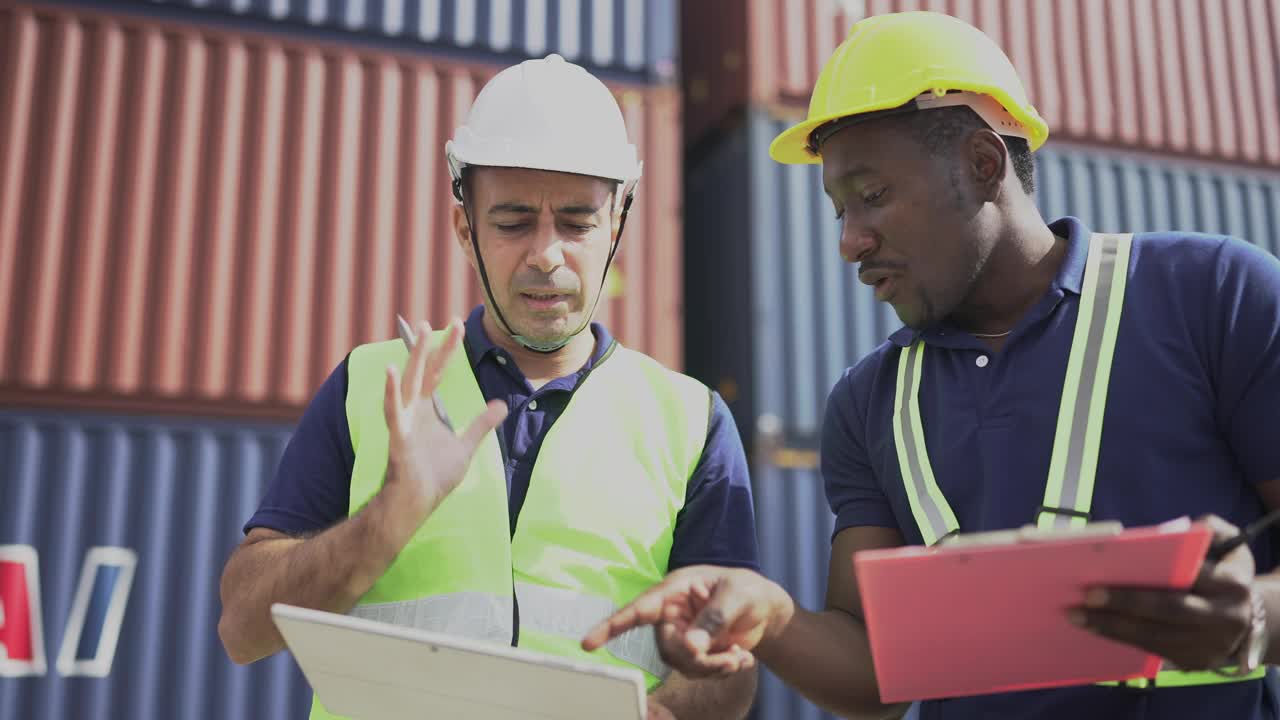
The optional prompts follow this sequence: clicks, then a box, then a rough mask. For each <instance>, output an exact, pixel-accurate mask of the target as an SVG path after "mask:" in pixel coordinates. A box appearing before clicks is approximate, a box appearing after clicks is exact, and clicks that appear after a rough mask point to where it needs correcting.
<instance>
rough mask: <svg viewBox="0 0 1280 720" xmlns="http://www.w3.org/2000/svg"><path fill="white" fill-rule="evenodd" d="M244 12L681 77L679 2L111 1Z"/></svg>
mask: <svg viewBox="0 0 1280 720" xmlns="http://www.w3.org/2000/svg"><path fill="white" fill-rule="evenodd" d="M109 4H115V5H120V6H129V5H132V6H134V7H133V10H134V11H141V12H156V11H158V10H160V9H161V8H167V9H176V10H180V11H184V12H187V11H195V12H198V13H201V14H203V15H205V16H207V17H213V18H219V17H221V18H226V19H235V18H239V19H245V20H251V21H259V22H260V23H261V24H263V25H267V24H271V25H276V26H278V27H281V28H285V29H288V30H291V31H295V32H296V31H303V32H307V31H313V30H320V31H331V32H340V33H343V34H348V35H351V34H355V35H363V36H366V37H368V38H369V39H371V40H375V41H390V42H395V43H397V44H400V45H403V46H406V47H413V46H419V47H421V46H428V47H430V48H431V50H432V51H434V52H440V51H446V52H452V53H453V54H455V55H458V56H460V57H470V58H473V59H474V58H477V57H480V56H494V55H498V56H501V57H503V58H504V59H507V60H512V61H515V60H518V59H520V58H524V57H542V56H544V55H546V54H547V53H553V52H554V53H560V54H561V55H563V56H564V57H565V58H567V59H569V60H572V61H574V62H577V63H580V64H583V65H588V66H590V67H591V68H593V69H596V70H603V71H612V72H614V73H616V74H618V75H620V76H621V75H625V76H628V77H632V78H633V79H641V80H645V81H655V82H668V81H671V80H674V78H675V75H676V64H677V58H676V50H677V49H678V46H677V43H676V38H677V33H678V29H677V27H676V8H675V1H674V0H212V2H210V0H150V1H149V2H139V1H138V0H132V1H130V0H109Z"/></svg>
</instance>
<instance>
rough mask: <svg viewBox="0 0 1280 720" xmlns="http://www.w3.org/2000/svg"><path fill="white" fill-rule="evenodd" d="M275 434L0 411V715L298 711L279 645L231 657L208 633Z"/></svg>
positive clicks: (213, 630) (267, 471)
mask: <svg viewBox="0 0 1280 720" xmlns="http://www.w3.org/2000/svg"><path fill="white" fill-rule="evenodd" d="M288 436H289V429H288V428H287V427H284V426H276V425H246V424H229V423H215V422H209V421H198V422H197V421H182V420H174V419H166V420H163V421H160V420H149V419H143V418H114V417H106V416H68V415H54V414H37V413H22V412H14V411H4V412H0V591H3V592H2V594H3V598H0V600H2V602H3V605H4V609H5V619H4V623H5V624H4V625H3V627H0V640H3V641H4V643H5V645H6V648H7V650H8V659H7V660H0V718H33V719H34V718H49V719H51V720H52V719H53V718H57V719H58V720H74V719H75V718H86V719H87V718H95V719H96V718H138V719H139V720H149V719H151V718H209V719H211V720H212V719H218V718H226V719H227V720H232V719H234V720H241V719H243V718H267V717H269V718H299V717H305V715H306V712H307V708H308V706H309V702H310V690H309V688H308V686H307V685H306V682H305V680H304V679H303V676H302V674H301V672H299V670H298V669H297V666H296V664H295V663H294V661H293V659H292V658H291V657H290V656H289V655H288V654H287V653H281V654H279V655H277V656H275V657H272V658H270V659H267V660H263V661H260V662H258V663H255V664H253V665H250V666H247V667H240V666H236V665H233V664H232V663H231V661H230V660H228V659H227V656H226V653H225V652H224V651H223V649H222V644H221V642H220V641H219V639H218V634H217V623H218V615H219V612H220V609H221V605H220V603H219V600H218V579H219V576H220V574H221V572H222V564H223V562H224V561H225V560H226V558H227V556H228V554H229V553H230V552H231V549H232V548H233V547H235V545H236V543H238V542H239V540H240V537H241V533H240V527H241V524H242V523H243V522H244V521H245V520H247V519H248V517H249V515H250V514H251V513H252V512H253V510H254V509H255V508H256V507H257V504H258V501H259V499H260V498H261V497H262V493H263V488H264V486H265V483H266V482H267V480H268V479H269V478H270V477H271V475H272V474H273V473H274V472H275V468H276V464H277V463H278V461H279V457H280V454H281V453H282V452H283V450H284V446H285V443H286V442H287V440H288ZM24 609H25V610H27V611H28V612H23V610H24ZM23 615H25V616H26V617H22V616H23ZM24 646H25V647H24Z"/></svg>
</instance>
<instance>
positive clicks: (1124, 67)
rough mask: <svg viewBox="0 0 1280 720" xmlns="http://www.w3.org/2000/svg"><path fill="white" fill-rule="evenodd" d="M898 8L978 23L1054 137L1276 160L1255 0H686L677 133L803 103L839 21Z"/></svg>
mask: <svg viewBox="0 0 1280 720" xmlns="http://www.w3.org/2000/svg"><path fill="white" fill-rule="evenodd" d="M904 10H936V11H941V12H946V13H949V14H952V15H955V16H957V17H960V18H962V19H964V20H966V21H969V22H971V23H973V24H975V25H977V26H978V27H980V28H982V29H983V30H984V31H986V32H987V33H988V34H990V35H991V36H992V38H993V39H995V41H996V42H997V43H999V44H1000V45H1001V47H1003V48H1004V49H1005V51H1006V53H1008V55H1009V56H1010V58H1011V59H1012V60H1013V62H1014V65H1015V66H1017V68H1018V71H1019V73H1020V74H1021V76H1022V79H1023V82H1024V83H1025V84H1026V86H1027V90H1028V92H1029V93H1030V96H1031V99H1032V102H1033V103H1035V105H1036V107H1037V108H1038V109H1039V110H1040V112H1041V114H1042V115H1044V116H1045V118H1046V119H1047V120H1048V121H1049V124H1050V127H1051V132H1053V133H1054V134H1056V135H1058V136H1059V137H1063V138H1071V139H1075V140H1081V141H1088V142H1094V143H1106V144H1123V145H1136V146H1141V147H1143V148H1146V149H1150V150H1158V151H1164V152H1173V153H1179V154H1192V155H1198V156H1202V157H1209V158H1216V159H1225V160H1232V161H1238V162H1243V163H1250V164H1270V165H1276V164H1280V87H1278V82H1277V75H1276V67H1277V65H1278V64H1280V9H1278V8H1277V6H1276V4H1275V3H1273V2H1267V1H1266V0H1239V1H1238V2H1230V3H1223V4H1221V5H1214V4H1205V3H1201V2H1197V0H1167V1H1166V0H1114V1H1107V2H1104V0H1082V1H1081V2H1065V3H1064V2H1052V1H1051V0H1034V1H1032V2H1024V0H855V1H854V2H847V1H842V0H785V1H784V2H773V0H737V2H735V3H733V7H732V8H730V7H726V6H725V5H723V4H709V3H686V4H685V5H684V8H683V15H682V23H683V24H684V26H685V27H687V28H692V29H698V31H696V32H686V34H685V58H686V60H685V67H684V75H685V78H686V83H687V84H688V88H689V91H690V92H689V107H688V109H687V116H688V119H687V126H686V130H687V135H688V138H689V139H690V140H698V139H700V138H701V137H702V136H703V134H705V133H706V132H707V131H708V130H709V129H710V128H712V127H715V126H716V125H718V123H719V122H721V120H722V119H723V118H724V116H726V115H727V114H729V113H731V112H733V111H735V110H740V109H741V108H743V107H745V106H746V105H748V104H762V105H773V104H785V105H791V106H798V107H802V108H803V107H807V105H808V101H809V94H810V92H811V91H812V88H813V83H814V81H815V80H816V79H817V76H818V72H819V71H820V70H821V68H822V64H823V63H824V62H825V60H826V58H827V57H828V56H829V55H830V53H831V51H832V50H833V49H834V48H835V46H836V44H838V43H839V42H841V41H842V40H843V39H844V37H845V36H846V35H847V33H848V29H849V27H850V26H851V25H852V24H853V23H854V22H856V21H857V20H859V19H861V18H862V17H865V16H867V15H875V14H882V13H886V12H900V11H904ZM735 15H745V18H746V20H745V22H744V21H742V20H741V19H738V18H736V17H735ZM725 18H730V19H729V20H726V19H725ZM721 26H723V27H722V30H721V31H718V32H708V30H709V29H711V28H719V27H721ZM729 58H733V59H734V60H733V62H730V61H729V60H728V59H729ZM734 63H736V64H737V65H735V66H734V68H733V70H732V72H731V73H730V74H729V79H728V81H726V82H723V83H721V82H720V80H719V78H720V77H721V76H722V75H723V74H724V73H725V66H726V64H731V65H732V64H734ZM739 66H740V67H739ZM743 74H745V78H744V77H743ZM706 88H712V89H711V90H709V91H708V90H706ZM700 89H701V90H702V91H701V92H699V90H700Z"/></svg>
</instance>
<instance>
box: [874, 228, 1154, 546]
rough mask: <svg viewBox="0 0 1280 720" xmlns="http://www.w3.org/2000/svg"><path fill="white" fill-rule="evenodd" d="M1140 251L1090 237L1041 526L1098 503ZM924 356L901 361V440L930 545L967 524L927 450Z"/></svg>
mask: <svg viewBox="0 0 1280 720" xmlns="http://www.w3.org/2000/svg"><path fill="white" fill-rule="evenodd" d="M1132 245H1133V236H1132V235H1129V234H1126V235H1114V234H1102V233H1095V234H1094V235H1093V236H1092V237H1091V238H1090V242H1089V257H1088V260H1087V261H1086V263H1085V271H1084V283H1083V286H1082V287H1081V290H1080V309H1079V314H1078V316H1077V318H1076V330H1075V335H1074V337H1073V338H1072V342H1071V355H1070V357H1069V358H1068V360H1067V377H1066V380H1065V382H1064V383H1063V389H1062V404H1061V409H1060V411H1059V413H1058V429H1057V433H1056V435H1055V436H1054V443H1053V456H1052V459H1051V461H1050V464H1049V479H1048V482H1047V484H1046V486H1045V494H1044V505H1043V507H1042V508H1041V512H1040V514H1039V517H1038V518H1037V523H1038V524H1039V525H1040V527H1068V526H1074V525H1083V524H1084V522H1085V521H1086V520H1087V518H1088V514H1089V508H1090V507H1091V506H1092V504H1093V481H1094V475H1095V474H1096V472H1097V468H1098V447H1099V442H1100V440H1101V436H1102V419H1103V416H1104V414H1105V409H1106V399H1107V385H1108V382H1109V380H1110V378H1111V359H1112V356H1113V355H1114V353H1115V346H1116V333H1117V330H1118V329H1119V326H1120V311H1121V308H1122V307H1123V305H1124V289H1125V281H1126V279H1127V278H1128V270H1129V251H1130V249H1131V247H1132ZM924 350H925V345H924V343H923V342H922V341H919V340H917V341H916V342H914V343H912V344H911V346H910V347H907V348H904V349H903V350H902V351H901V352H900V353H899V355H898V377H897V390H896V392H895V395H894V403H893V439H894V445H895V447H896V449H897V453H898V466H899V468H900V469H901V472H902V477H903V481H904V484H905V485H906V489H907V499H908V501H909V503H910V505H911V512H912V515H914V516H915V520H916V525H918V526H919V528H920V534H921V536H922V537H923V538H924V542H925V544H926V545H933V544H935V543H937V542H938V541H939V540H941V539H942V538H944V537H946V536H948V535H950V534H952V533H955V532H959V530H960V523H959V522H958V521H957V520H956V516H955V513H954V512H952V510H951V505H950V504H949V503H948V502H947V498H946V497H945V496H944V495H943V494H942V490H941V489H940V488H939V487H938V482H937V480H936V478H935V477H934V474H933V466H932V464H931V463H930V462H929V453H928V450H927V448H926V446H925V439H924V426H923V424H922V422H921V419H920V384H921V375H922V368H923V367H924Z"/></svg>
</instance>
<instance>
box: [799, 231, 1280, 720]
mask: <svg viewBox="0 0 1280 720" xmlns="http://www.w3.org/2000/svg"><path fill="white" fill-rule="evenodd" d="M1050 227H1051V229H1052V230H1053V231H1054V233H1055V234H1056V235H1058V236H1059V237H1064V238H1067V240H1068V248H1067V252H1066V257H1065V260H1064V261H1063V264H1062V267H1061V269H1060V271H1059V272H1058V275H1057V277H1056V278H1055V279H1054V281H1053V283H1052V285H1051V286H1050V287H1049V289H1048V291H1047V292H1046V293H1045V295H1044V297H1042V298H1041V299H1040V301H1039V302H1038V303H1037V304H1036V305H1035V306H1034V307H1033V308H1032V309H1031V310H1030V311H1029V312H1027V313H1026V315H1025V317H1023V318H1022V319H1021V320H1020V321H1019V323H1018V325H1017V326H1016V327H1015V328H1014V329H1013V332H1012V334H1011V335H1010V336H1009V338H1008V340H1007V342H1006V344H1005V346H1004V348H1003V349H1002V350H1001V351H1000V352H992V351H991V350H990V349H989V348H987V347H986V346H985V345H983V344H982V342H981V341H980V340H978V339H976V338H974V337H973V336H972V335H970V334H968V333H966V332H964V331H961V330H958V329H957V328H955V327H952V326H949V325H947V324H946V323H941V324H939V325H938V326H936V327H933V328H930V329H927V330H925V331H924V332H923V333H917V332H915V331H913V330H911V329H909V328H903V329H902V330H900V331H898V332H897V333H895V334H894V335H893V336H892V337H891V338H890V339H889V341H888V342H886V343H884V344H883V345H881V346H880V347H878V348H877V349H876V350H875V351H874V352H872V353H871V354H870V355H868V356H867V357H866V358H864V359H863V360H862V361H860V362H859V363H858V364H857V365H855V366H854V367H852V368H850V369H849V370H847V371H845V373H844V375H843V376H842V377H841V378H840V380H839V381H838V382H837V383H836V385H835V387H834V389H833V390H832V391H831V395H830V397H829V399H828V403H827V409H826V417H825V420H824V425H823V431H822V472H823V476H824V480H825V483H826V491H827V499H828V501H829V502H830V504H831V508H832V510H833V511H834V512H835V514H836V525H835V527H836V532H839V531H841V530H843V529H845V528H849V527H855V526H865V525H870V526H878V527H889V528H896V529H897V530H899V531H900V532H901V533H902V535H903V537H904V538H905V539H906V542H907V543H911V544H919V543H921V542H922V537H921V533H920V530H919V528H918V527H917V525H916V523H915V520H914V518H913V516H912V513H911V508H910V506H909V504H908V500H907V494H906V488H905V486H904V485H903V480H902V475H901V473H900V472H899V469H898V460H897V454H896V451H895V448H894V438H893V427H892V425H891V416H892V413H893V406H894V392H895V377H896V373H897V367H898V357H899V354H900V353H901V352H902V349H903V348H904V347H907V346H908V345H910V343H912V342H913V341H914V340H915V339H916V337H917V336H922V337H923V339H924V340H925V342H926V343H927V345H928V352H927V353H926V354H925V360H924V368H923V375H922V385H921V387H920V413H921V418H922V422H923V426H924V433H925V441H926V446H927V448H928V453H929V458H930V460H931V462H932V464H933V469H934V473H935V475H936V479H937V482H938V486H939V487H940V489H941V490H942V493H943V494H944V495H945V496H946V498H947V501H948V502H949V503H950V505H951V508H952V509H953V510H954V511H955V514H956V519H957V520H958V521H959V523H960V529H961V531H963V532H972V531H981V530H997V529H1005V528H1014V527H1018V526H1021V525H1024V524H1027V523H1030V522H1033V521H1034V514H1035V510H1036V508H1037V506H1039V505H1040V503H1041V502H1042V501H1043V499H1044V491H1045V481H1046V478H1047V477H1048V473H1049V459H1050V455H1051V452H1052V447H1053V438H1054V433H1055V430H1056V424H1057V416H1058V406H1059V402H1060V400H1061V397H1062V384H1063V380H1064V378H1065V376H1066V364H1067V357H1068V355H1069V354H1070V349H1071V340H1072V334H1073V332H1074V329H1075V321H1076V313H1077V310H1078V307H1079V300H1080V287H1081V281H1082V278H1083V276H1084V266H1085V258H1086V256H1087V254H1088V238H1089V230H1088V229H1087V228H1086V227H1084V225H1083V224H1081V223H1080V222H1079V221H1078V220H1076V219H1075V218H1065V219H1062V220H1059V221H1057V222H1055V223H1053V224H1052V225H1050ZM1277 420H1280V261H1277V260H1276V259H1275V258H1274V257H1272V256H1271V255H1268V254H1267V253H1266V252H1264V251H1262V250H1260V249H1258V248H1257V247H1255V246H1253V245H1250V244H1248V243H1245V242H1243V241H1240V240H1236V239H1231V238H1226V237H1220V236H1209V235H1197V234H1186V233H1148V234H1139V235H1137V236H1135V238H1134V242H1133V251H1132V255H1131V257H1130V265H1129V280H1128V287H1127V289H1126V292H1125V302H1124V308H1123V312H1122V315H1121V320H1120V329H1119V335H1118V340H1117V342H1116V348H1115V357H1114V360H1113V365H1112V371H1111V384H1110V388H1109V391H1108V395H1107V404H1106V414H1105V416H1104V419H1103V432H1102V441H1101V447H1100V452H1099V458H1098V472H1097V480H1096V487H1095V489H1094V496H1093V514H1094V518H1095V519H1098V520H1119V521H1121V522H1123V523H1124V524H1125V526H1138V525H1150V524H1153V523H1158V522H1161V521H1164V520H1169V519H1172V518H1176V517H1179V516H1183V515H1189V516H1192V517H1195V516H1198V515H1202V514H1205V513H1216V514H1218V515H1220V516H1222V517H1224V518H1226V519H1227V520H1230V521H1231V522H1233V523H1235V524H1236V525H1237V526H1241V527H1242V526H1244V525H1245V524H1246V523H1248V522H1250V521H1252V520H1254V519H1256V518H1258V517H1259V516H1260V515H1261V514H1262V513H1263V511H1264V508H1263V506H1262V502H1261V500H1260V498H1259V496H1258V494H1257V493H1256V492H1255V491H1254V488H1253V485H1254V484H1255V483H1260V482H1264V481H1267V480H1274V479H1277V478H1280V434H1277ZM1270 540H1271V539H1270V538H1267V539H1264V540H1262V541H1259V542H1258V543H1256V544H1255V545H1254V546H1253V552H1254V555H1255V557H1256V558H1257V563H1258V569H1259V572H1267V571H1270V570H1271V569H1273V568H1274V566H1275V564H1276V563H1275V556H1274V554H1273V550H1272V546H1271V542H1270ZM938 611H939V612H945V608H944V607H943V606H942V605H941V604H939V609H938ZM1045 650H1046V652H1051V651H1052V649H1051V648H1046V649H1045ZM973 660H974V661H975V662H981V660H982V656H981V648H974V649H973ZM1275 705H1276V701H1275V698H1274V697H1272V695H1271V693H1270V691H1269V690H1266V689H1265V684H1264V683H1263V682H1261V681H1252V682H1241V683H1232V684H1227V685H1215V686H1207V687H1190V688H1169V689H1157V690H1153V691H1151V690H1131V689H1122V688H1104V687H1096V686H1088V687H1080V688H1069V689H1061V690H1048V691H1032V692H1022V693H1011V694H1004V695H994V696H988V697H976V698H959V699H951V700H943V701H934V702H926V703H922V704H921V706H920V717H921V720H930V719H931V718H944V717H945V718H988V717H999V718H1042V719H1044V718H1063V719H1064V720H1065V719H1066V718H1083V717H1123V718H1188V719H1190V718H1210V717H1213V718H1273V717H1276V714H1277V713H1276V707H1275Z"/></svg>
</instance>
